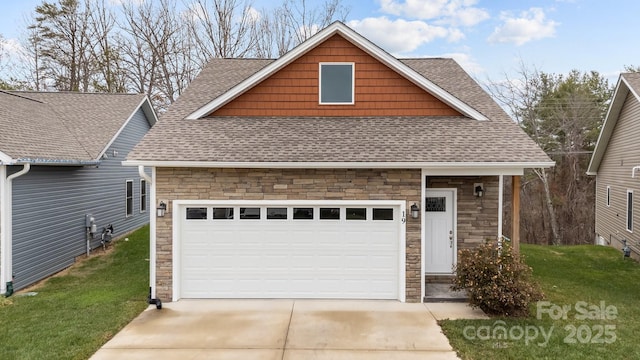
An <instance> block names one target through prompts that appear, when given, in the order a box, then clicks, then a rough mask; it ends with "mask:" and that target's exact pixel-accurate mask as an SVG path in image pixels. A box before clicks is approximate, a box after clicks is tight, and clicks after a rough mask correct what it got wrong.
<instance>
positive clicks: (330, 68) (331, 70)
mask: <svg viewBox="0 0 640 360" xmlns="http://www.w3.org/2000/svg"><path fill="white" fill-rule="evenodd" d="M354 68H355V64H354V63H320V104H323V105H351V104H353V103H354V100H353V97H354V96H353V94H354V82H355V81H354V74H355V71H354Z"/></svg>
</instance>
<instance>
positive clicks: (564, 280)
mask: <svg viewBox="0 0 640 360" xmlns="http://www.w3.org/2000/svg"><path fill="white" fill-rule="evenodd" d="M522 253H523V254H524V255H525V259H526V262H527V264H529V266H531V267H532V268H533V274H534V278H535V279H536V280H537V281H538V282H539V283H540V284H541V285H542V288H543V290H544V292H545V301H547V302H548V303H547V305H546V306H544V309H553V310H554V311H555V310H559V308H557V307H554V306H555V305H557V306H560V307H562V306H565V307H566V308H567V311H566V315H567V316H566V319H564V318H561V317H560V318H557V319H553V318H552V316H550V314H549V312H540V313H539V312H538V308H539V307H538V304H537V305H536V306H534V307H532V309H531V315H530V316H529V317H528V318H523V319H507V318H493V319H489V320H445V321H442V322H441V325H442V328H443V331H444V332H445V334H446V335H447V337H448V338H449V341H450V343H451V345H452V346H453V348H454V349H455V350H456V351H457V352H458V355H459V356H460V357H461V358H462V359H603V358H606V359H638V358H640V347H638V345H637V343H638V340H637V338H636V336H637V335H638V334H640V306H638V305H639V303H638V300H639V299H640V286H638V284H640V264H638V263H637V262H635V261H633V260H630V259H626V260H623V259H622V254H621V252H620V251H618V250H615V249H612V248H609V247H603V246H589V245H585V246H566V247H552V246H537V245H522ZM580 302H582V303H580ZM602 305H604V306H602ZM607 307H608V310H606V309H607ZM601 308H604V309H605V310H606V311H609V313H607V312H606V311H604V312H603V311H600V309H601ZM614 310H615V311H617V316H613V313H612V312H613V311H614ZM552 314H553V315H554V317H556V316H555V315H556V313H555V312H554V313H552ZM557 314H558V315H560V314H562V313H561V312H559V311H558V312H557ZM581 315H588V317H587V318H585V319H581V318H580V316H581ZM501 326H502V327H504V328H505V329H506V330H507V335H506V336H504V337H502V338H501V337H500V335H501V334H502V333H500V332H499V330H500V328H501ZM534 328H535V329H534ZM521 330H522V332H521ZM541 331H544V332H545V334H547V335H548V334H549V333H550V334H551V335H550V336H549V341H548V342H546V341H545V340H544V338H543V335H542V332H541ZM527 332H528V336H527ZM521 334H523V336H521ZM536 334H537V336H535V339H534V335H536ZM527 338H529V341H527Z"/></svg>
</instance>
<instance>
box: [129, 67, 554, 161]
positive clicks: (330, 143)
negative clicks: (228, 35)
mask: <svg viewBox="0 0 640 360" xmlns="http://www.w3.org/2000/svg"><path fill="white" fill-rule="evenodd" d="M272 61H274V60H249V59H214V60H212V61H211V62H210V63H209V64H208V65H207V67H206V68H205V69H204V70H203V71H202V72H201V73H200V74H199V75H198V77H197V78H196V79H195V80H194V81H193V82H192V83H191V85H190V86H189V88H188V89H187V91H185V92H184V93H183V95H182V96H181V97H180V98H179V99H178V101H177V102H176V103H174V104H173V105H172V106H171V107H170V108H169V110H168V111H167V112H166V113H165V114H164V115H163V116H162V118H161V121H159V122H158V125H157V126H155V127H154V128H153V129H151V131H150V132H149V133H148V134H147V135H146V136H145V138H144V139H143V140H142V142H141V143H139V144H138V146H136V147H135V148H134V150H133V152H132V153H130V154H129V156H128V160H133V161H202V162H240V163H242V162H430V163H438V162H440V163H444V162H456V163H468V162H497V163H508V162H514V163H551V160H550V159H549V158H548V156H547V155H546V154H545V153H544V152H543V151H542V150H541V149H540V148H539V147H538V146H537V145H536V144H535V143H534V142H533V141H532V140H531V139H530V138H529V137H528V136H527V135H526V134H525V133H524V132H523V131H522V130H521V129H520V128H519V127H518V126H517V125H516V124H515V123H514V122H513V121H512V120H511V119H510V117H509V116H508V115H507V114H506V113H505V112H504V111H503V110H502V109H501V108H500V107H499V106H498V105H497V104H496V103H495V101H493V99H491V97H489V95H488V94H487V93H486V92H485V91H484V90H483V89H482V88H481V87H480V86H479V85H478V84H477V83H476V82H475V81H473V80H472V79H471V78H470V77H469V75H467V73H466V72H465V71H464V70H463V69H462V68H461V67H460V66H459V65H458V64H457V63H456V62H455V61H454V60H452V59H437V58H425V59H406V60H402V61H403V62H404V63H405V64H406V65H408V66H410V67H411V68H413V69H414V70H415V71H417V72H419V73H420V74H422V75H423V76H425V77H427V78H428V79H429V80H431V81H432V82H434V83H435V84H436V85H438V86H440V87H441V88H443V89H444V90H446V91H448V92H449V93H451V94H452V95H454V96H456V97H458V98H459V99H461V100H462V101H464V102H465V103H467V104H468V105H470V106H472V107H473V108H474V109H476V110H477V111H479V112H481V113H482V114H483V115H485V116H487V117H488V118H489V119H490V120H489V121H476V120H472V119H469V118H466V117H459V118H443V117H410V118H403V117H384V118H374V117H370V118H236V117H230V118H226V117H218V118H202V119H198V120H186V119H184V117H185V116H187V115H189V114H190V113H192V112H193V111H195V110H196V109H198V108H199V107H202V106H203V105H205V104H207V103H208V102H210V101H211V99H213V98H215V97H217V96H219V95H221V94H223V93H224V92H225V91H227V90H229V89H230V88H232V87H233V86H235V85H236V84H238V83H240V82H241V81H242V80H244V79H246V78H247V77H249V76H251V75H252V74H254V73H255V72H257V71H259V70H260V69H262V68H263V67H265V66H267V65H268V64H270V63H271V62H272Z"/></svg>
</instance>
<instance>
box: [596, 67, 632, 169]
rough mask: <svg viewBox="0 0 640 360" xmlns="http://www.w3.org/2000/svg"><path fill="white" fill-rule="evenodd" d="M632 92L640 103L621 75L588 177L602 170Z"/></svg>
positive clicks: (597, 143) (599, 136)
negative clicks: (611, 140)
mask: <svg viewBox="0 0 640 360" xmlns="http://www.w3.org/2000/svg"><path fill="white" fill-rule="evenodd" d="M630 91H631V92H633V93H634V95H635V96H636V98H637V99H638V101H640V97H639V96H638V94H636V93H635V92H634V91H632V88H631V87H630V86H629V83H628V82H627V81H626V80H625V79H624V76H622V75H620V77H619V78H618V83H617V85H616V89H615V91H614V93H613V100H612V101H611V104H610V105H609V109H608V110H607V115H606V116H605V118H604V122H603V124H602V129H601V130H600V134H599V135H598V141H597V142H596V147H595V149H594V150H593V155H592V156H591V160H590V161H589V166H588V167H587V175H591V176H593V175H597V173H598V169H599V168H600V163H601V161H602V158H603V156H604V152H605V151H606V149H607V146H608V145H609V139H610V138H611V135H612V134H613V129H614V128H615V127H616V123H617V122H618V117H619V116H620V112H621V111H622V106H623V105H624V101H625V99H626V98H627V95H628V94H629V92H630Z"/></svg>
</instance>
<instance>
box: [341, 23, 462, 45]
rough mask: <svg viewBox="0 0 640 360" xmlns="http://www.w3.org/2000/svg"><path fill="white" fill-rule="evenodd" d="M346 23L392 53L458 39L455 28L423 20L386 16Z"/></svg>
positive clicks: (457, 31) (458, 32)
mask: <svg viewBox="0 0 640 360" xmlns="http://www.w3.org/2000/svg"><path fill="white" fill-rule="evenodd" d="M348 25H349V26H350V27H351V28H352V29H354V30H356V31H357V32H359V33H360V34H362V35H363V36H364V37H366V38H367V39H369V40H371V41H372V42H373V43H375V44H377V45H378V46H380V47H382V48H383V49H385V50H386V51H388V52H390V53H394V54H407V53H411V52H412V51H415V50H416V49H418V48H419V47H420V46H422V45H424V44H426V43H429V42H431V41H433V40H436V39H449V40H459V39H460V38H461V37H464V34H462V33H461V32H460V31H459V30H457V29H447V28H445V27H442V26H432V25H429V24H427V23H425V22H424V21H417V20H416V21H407V20H403V19H397V20H389V19H388V18H386V17H378V18H366V19H362V20H352V21H349V23H348Z"/></svg>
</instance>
